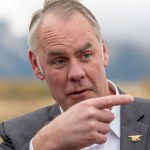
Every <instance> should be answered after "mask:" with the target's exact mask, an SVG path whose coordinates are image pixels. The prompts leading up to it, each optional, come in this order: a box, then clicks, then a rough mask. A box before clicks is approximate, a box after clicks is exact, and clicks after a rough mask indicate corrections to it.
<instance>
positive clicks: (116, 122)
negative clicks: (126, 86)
mask: <svg viewBox="0 0 150 150" xmlns="http://www.w3.org/2000/svg"><path fill="white" fill-rule="evenodd" d="M108 85H109V88H110V89H111V90H112V91H113V92H114V93H115V95H120V94H119V91H118V88H117V87H116V85H115V84H114V83H113V82H112V81H110V80H108ZM111 111H112V112H113V113H114V116H115V119H114V120H113V121H112V122H111V123H110V128H111V130H112V131H113V132H114V133H115V134H116V136H117V137H118V138H120V106H113V107H112V110H111Z"/></svg>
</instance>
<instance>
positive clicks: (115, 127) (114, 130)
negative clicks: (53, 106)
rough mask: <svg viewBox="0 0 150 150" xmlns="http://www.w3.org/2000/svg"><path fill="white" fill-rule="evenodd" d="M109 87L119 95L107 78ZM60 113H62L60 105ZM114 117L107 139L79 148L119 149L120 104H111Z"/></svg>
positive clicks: (88, 149) (31, 146) (84, 149)
mask: <svg viewBox="0 0 150 150" xmlns="http://www.w3.org/2000/svg"><path fill="white" fill-rule="evenodd" d="M108 83H109V88H110V90H111V91H113V92H114V93H115V94H116V95H119V91H118V89H117V87H116V85H115V84H114V83H113V82H111V81H110V80H108ZM60 111H61V113H63V110H62V108H61V107H60ZM111 111H112V112H113V113H114V116H115V119H114V120H113V121H112V122H111V123H110V129H111V130H110V131H109V132H108V134H107V141H106V142H105V143H104V144H93V145H91V146H89V147H85V148H82V149H81V150H110V149H111V150H120V106H113V108H112V110H111ZM29 150H34V149H33V145H32V140H31V142H30V148H29Z"/></svg>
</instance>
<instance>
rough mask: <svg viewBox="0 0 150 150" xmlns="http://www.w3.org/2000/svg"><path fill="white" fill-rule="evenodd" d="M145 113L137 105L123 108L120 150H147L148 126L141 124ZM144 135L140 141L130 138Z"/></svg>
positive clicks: (133, 104)
mask: <svg viewBox="0 0 150 150" xmlns="http://www.w3.org/2000/svg"><path fill="white" fill-rule="evenodd" d="M143 117H144V113H143V112H142V111H141V109H140V107H139V106H138V104H137V103H136V100H135V102H134V103H132V104H130V105H124V106H122V107H121V141H120V150H145V145H146V139H147V132H148V126H147V125H146V124H144V123H141V122H139V121H140V119H142V118H143ZM135 135H142V136H141V137H140V138H139V139H138V141H132V140H133V139H132V140H131V139H130V138H129V136H132V137H133V136H135Z"/></svg>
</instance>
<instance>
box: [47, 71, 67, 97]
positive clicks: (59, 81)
mask: <svg viewBox="0 0 150 150" xmlns="http://www.w3.org/2000/svg"><path fill="white" fill-rule="evenodd" d="M45 80H46V83H47V85H48V88H49V90H50V92H51V93H52V94H53V93H54V94H55V93H57V94H61V93H62V92H63V90H64V89H65V82H66V75H65V72H64V73H63V72H62V71H52V70H51V71H49V72H48V73H46V77H45Z"/></svg>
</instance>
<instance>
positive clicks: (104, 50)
mask: <svg viewBox="0 0 150 150" xmlns="http://www.w3.org/2000/svg"><path fill="white" fill-rule="evenodd" d="M102 46H103V62H104V67H107V65H108V63H109V55H108V50H107V47H106V45H105V42H104V40H102Z"/></svg>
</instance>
